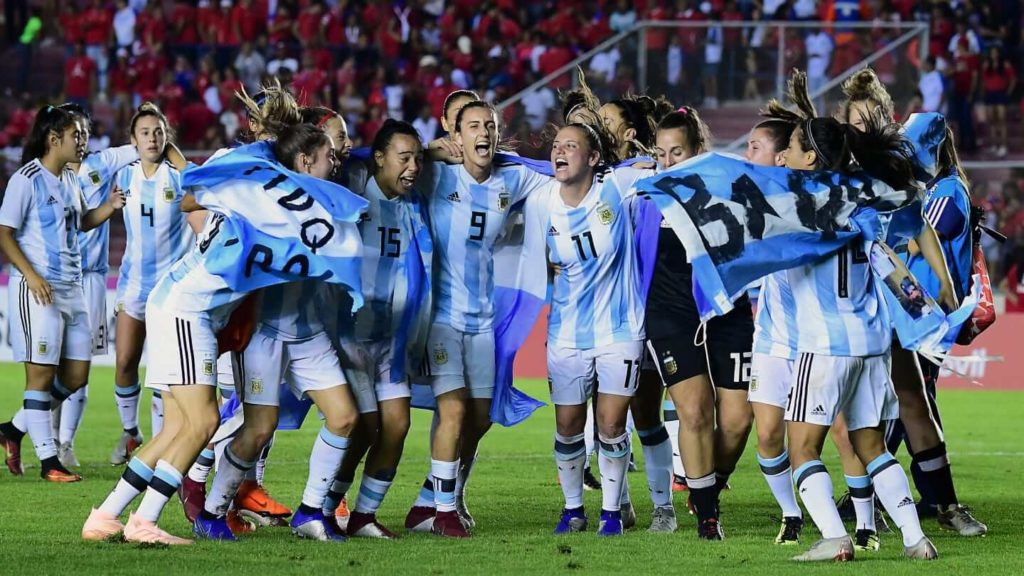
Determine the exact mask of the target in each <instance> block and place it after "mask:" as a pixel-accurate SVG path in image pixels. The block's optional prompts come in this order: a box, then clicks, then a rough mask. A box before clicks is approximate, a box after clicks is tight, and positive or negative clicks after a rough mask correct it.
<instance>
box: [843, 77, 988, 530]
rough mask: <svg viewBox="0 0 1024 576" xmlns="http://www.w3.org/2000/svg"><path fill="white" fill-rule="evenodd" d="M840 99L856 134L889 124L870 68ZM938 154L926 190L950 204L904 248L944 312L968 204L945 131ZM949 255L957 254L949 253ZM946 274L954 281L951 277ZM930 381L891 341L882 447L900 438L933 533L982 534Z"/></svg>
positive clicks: (888, 103) (955, 289)
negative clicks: (873, 123) (934, 523)
mask: <svg viewBox="0 0 1024 576" xmlns="http://www.w3.org/2000/svg"><path fill="white" fill-rule="evenodd" d="M843 93H844V94H845V95H846V97H847V101H846V102H845V105H844V106H843V109H842V110H841V112H840V119H841V120H843V121H845V122H847V123H849V124H851V125H852V126H854V127H856V128H858V129H863V126H864V124H865V119H866V118H869V117H870V114H871V113H873V112H877V113H878V114H880V115H881V117H882V118H883V120H884V121H886V122H891V121H892V118H893V104H892V98H891V97H890V96H889V93H888V92H887V91H886V90H885V87H883V86H882V83H881V82H880V81H879V80H878V77H877V76H876V75H875V73H874V71H872V70H871V69H870V68H867V69H864V70H861V71H860V72H858V73H857V74H854V75H853V76H852V77H850V79H849V80H847V81H846V82H844V83H843ZM940 150H941V154H940V160H941V161H942V164H941V165H940V167H939V172H938V173H937V174H936V179H937V181H936V182H935V183H933V184H935V185H937V183H938V181H940V180H943V179H948V178H951V177H952V178H954V179H953V180H947V181H946V183H945V184H944V185H943V188H944V189H945V192H944V193H943V194H942V195H940V197H946V196H951V197H952V198H953V201H952V204H953V206H948V204H950V202H949V201H946V202H942V203H941V206H939V205H938V204H932V206H931V208H932V209H933V210H936V211H937V212H943V215H944V216H945V218H944V219H943V220H940V219H939V218H938V216H939V214H938V213H936V214H932V213H931V211H929V209H928V206H925V210H924V216H925V217H926V222H921V223H922V224H923V228H922V230H921V232H920V233H918V234H916V235H915V237H914V242H913V244H912V245H911V249H912V251H914V252H915V253H916V255H917V258H915V263H916V266H917V267H918V271H920V272H922V274H921V275H918V274H917V273H916V272H915V276H916V277H917V278H918V279H919V280H921V279H923V278H928V279H929V284H928V286H929V287H931V288H933V289H934V291H933V292H930V293H931V294H933V295H935V296H937V297H938V299H939V301H940V302H942V303H943V304H944V305H946V306H947V307H948V308H949V309H953V308H955V307H956V303H957V302H959V301H960V299H962V298H963V297H964V296H965V295H966V294H968V293H969V291H970V290H969V287H967V286H968V284H965V283H966V282H969V280H970V276H971V272H970V266H969V263H970V251H971V242H972V240H971V231H970V226H971V224H970V200H969V196H968V193H967V188H966V179H963V178H961V179H960V180H959V182H960V188H959V189H958V188H957V187H956V186H955V183H956V182H957V180H956V179H955V177H954V176H952V173H954V172H955V173H956V177H962V175H963V173H962V171H960V167H959V160H958V158H957V154H956V149H955V147H954V144H953V139H952V138H951V132H950V131H949V130H948V127H947V130H946V139H945V140H944V141H943V143H942V146H941V148H940ZM933 191H934V188H930V189H929V195H928V196H927V197H926V198H925V200H926V202H929V201H931V200H930V199H931V198H932V195H933ZM940 208H941V210H939V209H940ZM947 208H948V211H947ZM940 227H941V228H942V229H941V230H940ZM906 243H907V242H906V239H900V242H899V243H896V242H894V244H896V245H894V246H892V248H893V249H895V250H898V251H899V252H905V251H906V250H905V246H906ZM954 245H955V248H954ZM955 250H959V251H960V252H959V253H954V252H955ZM944 251H945V252H946V254H945V255H943V252H944ZM965 253H966V258H967V262H968V266H967V267H966V268H958V266H959V265H961V264H962V263H963V258H964V254H965ZM922 263H923V264H925V265H927V267H928V270H924V268H923V266H922ZM947 265H948V266H949V270H948V271H947ZM950 272H954V273H956V274H959V276H957V275H953V276H952V277H951V274H950ZM954 280H955V281H956V282H954ZM938 375H939V366H938V365H936V364H934V363H933V362H931V361H930V360H928V359H926V358H923V357H921V356H920V355H918V354H916V353H914V352H911V351H908V350H904V349H903V348H902V347H901V346H900V344H899V341H898V340H893V350H892V380H893V385H894V386H895V388H896V396H897V398H898V399H899V402H900V418H899V420H898V421H897V422H896V424H895V425H894V426H893V427H892V429H891V430H890V431H889V432H890V434H889V436H890V438H889V441H888V447H889V449H890V450H891V451H893V452H895V451H896V450H897V449H898V447H899V442H900V439H902V437H904V436H905V437H906V438H907V448H908V451H909V452H910V453H911V455H912V457H913V462H912V464H911V473H912V474H913V475H914V480H915V484H917V485H918V490H919V491H920V492H921V496H922V500H925V502H923V504H924V506H923V507H924V509H925V510H926V511H929V512H930V511H931V509H930V508H929V507H930V506H935V505H938V506H939V509H938V522H939V525H940V526H941V527H943V528H945V529H948V530H954V531H956V532H958V533H959V534H960V535H962V536H980V535H984V534H985V533H986V532H987V531H988V527H987V526H985V524H983V523H981V522H979V521H978V520H977V519H975V518H974V516H973V515H972V514H971V512H970V510H969V509H967V508H965V507H964V506H961V505H960V503H959V501H958V499H957V495H956V487H955V485H954V482H953V474H952V467H951V465H950V462H949V456H948V454H947V452H946V443H945V441H944V438H943V434H942V428H941V424H940V417H939V412H938V405H937V404H936V402H935V381H936V380H937V379H938ZM844 466H845V464H844ZM926 496H927V498H926Z"/></svg>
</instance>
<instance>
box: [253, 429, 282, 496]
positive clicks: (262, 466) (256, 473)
mask: <svg viewBox="0 0 1024 576" xmlns="http://www.w3.org/2000/svg"><path fill="white" fill-rule="evenodd" d="M276 436H277V432H274V433H273V434H271V435H270V441H269V442H267V445H266V446H264V447H263V450H261V451H260V457H259V458H257V459H256V466H255V467H253V479H254V480H256V483H257V484H259V485H260V486H263V476H264V474H266V473H267V459H268V458H270V449H271V448H273V447H274V438H275V437H276Z"/></svg>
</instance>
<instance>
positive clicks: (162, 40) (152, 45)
mask: <svg viewBox="0 0 1024 576" xmlns="http://www.w3.org/2000/svg"><path fill="white" fill-rule="evenodd" d="M138 27H139V36H140V38H141V40H142V44H143V46H145V47H146V48H147V49H149V50H155V51H160V50H161V49H162V47H163V46H164V45H165V44H166V43H167V30H168V29H170V27H171V25H170V22H168V21H167V18H165V17H164V9H163V7H162V6H161V3H160V2H159V1H154V2H153V4H152V5H151V6H150V7H149V9H148V10H146V11H145V12H143V13H142V14H140V15H139V24H138Z"/></svg>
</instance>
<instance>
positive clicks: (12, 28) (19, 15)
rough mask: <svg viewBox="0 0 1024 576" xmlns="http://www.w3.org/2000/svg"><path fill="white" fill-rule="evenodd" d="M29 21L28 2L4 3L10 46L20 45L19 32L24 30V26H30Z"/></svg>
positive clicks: (6, 1)
mask: <svg viewBox="0 0 1024 576" xmlns="http://www.w3.org/2000/svg"><path fill="white" fill-rule="evenodd" d="M28 20H29V10H28V0H5V1H4V28H6V29H7V43H8V44H16V43H18V41H19V37H18V31H19V30H24V26H25V25H26V24H28Z"/></svg>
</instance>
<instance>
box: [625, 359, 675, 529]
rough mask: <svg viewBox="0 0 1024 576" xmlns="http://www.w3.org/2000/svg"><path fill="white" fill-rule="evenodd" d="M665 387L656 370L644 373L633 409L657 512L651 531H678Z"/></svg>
mask: <svg viewBox="0 0 1024 576" xmlns="http://www.w3.org/2000/svg"><path fill="white" fill-rule="evenodd" d="M664 394H665V389H664V387H663V386H662V382H661V376H660V375H659V374H658V372H657V371H654V370H642V371H641V372H640V384H639V386H638V387H637V390H636V394H635V395H634V396H633V401H632V402H631V403H630V412H631V413H632V414H633V422H634V423H635V424H636V429H637V433H638V435H639V436H640V444H641V445H642V446H643V452H644V474H646V476H647V488H648V490H649V491H650V495H651V502H652V503H653V504H654V512H653V517H652V520H651V527H650V529H649V531H650V532H675V531H676V527H677V524H676V513H675V509H674V508H673V506H672V469H673V468H672V443H671V442H670V440H669V436H668V431H666V430H665V425H664V424H663V423H662V421H661V412H662V398H663V397H664Z"/></svg>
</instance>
